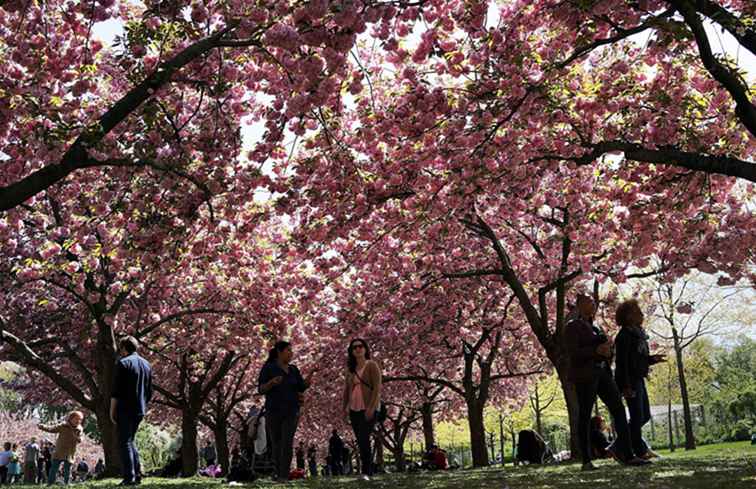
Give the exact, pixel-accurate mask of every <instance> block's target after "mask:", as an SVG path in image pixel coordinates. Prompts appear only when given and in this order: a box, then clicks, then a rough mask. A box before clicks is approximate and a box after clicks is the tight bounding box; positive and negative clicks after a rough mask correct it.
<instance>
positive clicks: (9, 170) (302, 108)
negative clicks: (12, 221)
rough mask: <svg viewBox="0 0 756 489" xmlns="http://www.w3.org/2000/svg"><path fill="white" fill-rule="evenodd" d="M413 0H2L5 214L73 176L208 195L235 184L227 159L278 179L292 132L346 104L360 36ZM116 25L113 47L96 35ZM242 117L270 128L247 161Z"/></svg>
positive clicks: (247, 176) (0, 200) (1, 192)
mask: <svg viewBox="0 0 756 489" xmlns="http://www.w3.org/2000/svg"><path fill="white" fill-rule="evenodd" d="M402 4H403V2H402V1H397V2H393V1H389V2H381V1H370V0H368V1H359V2H351V1H350V2H342V1H339V2H327V1H323V0H320V1H314V2H307V3H304V4H302V3H301V2H290V1H275V2H274V1H271V2H263V3H261V4H259V5H254V6H252V5H249V4H248V3H247V2H243V1H231V2H227V1H209V2H196V1H177V2H169V3H166V2H162V1H157V0H155V1H153V0H150V1H147V2H143V3H142V2H131V1H128V0H124V1H118V2H116V1H114V0H102V1H96V2H94V3H93V4H69V3H67V2H65V1H60V0H56V1H52V2H44V3H40V4H37V3H33V2H24V1H11V2H4V3H3V6H2V9H0V34H1V35H2V36H3V45H4V46H6V49H5V50H4V52H3V57H4V64H5V65H6V66H7V69H6V70H4V71H3V73H2V75H1V76H0V90H2V93H3V97H2V105H1V106H0V127H2V140H0V151H2V154H3V155H4V156H5V157H6V158H5V159H4V160H3V161H2V165H3V171H2V172H1V174H2V180H0V210H8V209H12V208H15V207H16V206H18V205H20V204H21V203H23V202H27V201H29V199H30V198H32V197H34V196H35V195H37V194H38V193H40V192H42V191H44V190H45V189H48V188H50V187H51V186H53V185H56V184H58V183H60V182H64V183H65V182H69V180H66V178H67V176H68V175H70V174H72V173H74V172H76V173H77V175H78V174H82V173H85V174H86V175H87V176H88V177H89V178H97V176H98V175H102V174H103V173H104V172H107V171H111V170H110V169H111V168H112V169H117V170H118V173H119V174H121V175H122V177H123V178H124V179H131V178H138V177H139V175H143V174H144V173H145V172H152V173H159V174H162V175H164V176H165V178H167V179H169V180H175V179H183V180H186V181H188V182H191V183H192V184H193V185H194V186H195V187H196V189H195V191H196V193H197V195H198V196H199V197H200V198H202V199H205V200H207V199H208V198H209V196H210V195H212V194H215V193H217V192H218V191H220V190H221V189H222V188H223V187H224V186H225V184H226V182H227V180H228V179H229V176H230V175H229V174H228V173H227V172H226V171H225V162H226V161H229V160H230V161H233V162H234V165H233V166H234V172H233V174H232V175H233V177H232V178H233V179H236V180H238V181H239V182H244V183H245V184H246V185H248V186H250V185H251V186H252V187H254V186H255V185H256V184H258V183H260V182H264V181H266V178H265V177H264V176H263V175H262V174H261V173H260V171H259V168H258V166H257V165H258V164H260V163H262V162H264V161H265V160H266V158H267V157H268V155H269V154H270V153H271V152H277V151H280V150H281V147H280V146H279V143H280V142H281V141H282V138H283V135H284V131H285V129H287V128H289V129H291V130H293V131H295V132H297V133H299V132H301V131H303V130H305V129H306V128H308V127H312V126H313V124H316V118H315V117H313V115H312V114H313V113H314V112H324V111H327V110H329V109H330V108H338V107H339V106H340V104H341V101H340V86H341V83H342V81H343V80H344V78H345V77H346V76H348V74H349V70H348V69H347V62H346V59H347V55H348V53H349V50H350V49H351V48H352V46H353V45H354V42H355V39H356V37H357V35H358V34H359V33H361V32H364V31H365V29H366V27H367V25H368V24H375V25H378V26H382V27H381V28H383V29H389V28H390V25H391V23H392V20H393V19H394V18H395V16H396V15H397V13H398V12H399V8H401V7H402ZM105 21H111V22H115V23H118V24H120V25H122V26H123V27H124V31H125V32H124V35H123V36H121V38H120V39H119V40H118V42H117V44H116V45H114V46H109V47H105V46H103V44H102V43H101V42H100V41H99V40H97V39H95V37H94V36H93V26H94V25H95V24H97V23H100V22H105ZM244 121H255V122H258V123H259V124H261V125H263V126H264V127H265V130H266V133H265V136H264V137H263V139H262V141H260V142H259V143H258V144H257V145H256V146H255V147H254V148H253V149H252V150H251V151H250V159H251V161H250V162H246V161H243V160H242V159H240V158H239V153H240V151H241V137H240V134H239V129H240V127H241V125H242V124H243V123H244ZM87 169H88V170H87ZM85 181H86V180H85ZM70 184H71V185H73V186H76V185H77V183H75V182H70ZM65 186H66V185H63V187H65ZM248 188H251V187H248Z"/></svg>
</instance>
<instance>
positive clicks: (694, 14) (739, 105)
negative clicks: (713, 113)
mask: <svg viewBox="0 0 756 489" xmlns="http://www.w3.org/2000/svg"><path fill="white" fill-rule="evenodd" d="M670 3H671V4H672V5H674V6H675V7H676V8H677V10H678V11H679V12H680V14H682V16H683V18H684V19H685V23H686V24H687V25H688V27H689V28H690V30H691V32H692V33H693V37H694V38H695V40H696V44H697V45H698V53H699V54H700V56H701V61H702V62H703V64H704V66H705V67H706V69H707V70H708V71H709V73H710V74H711V76H712V77H714V79H715V80H717V81H718V82H719V83H720V85H722V86H723V87H724V88H725V90H727V91H728V92H729V93H730V96H732V98H733V100H734V101H735V114H736V115H737V116H738V118H739V119H740V121H741V122H742V123H743V125H744V126H745V127H746V129H748V130H749V131H750V132H751V135H753V136H756V106H754V105H753V103H752V102H751V100H750V97H749V88H748V85H747V84H746V83H745V82H744V81H743V80H742V79H741V78H740V77H739V76H738V74H737V73H736V72H734V71H733V70H731V69H730V68H728V67H727V66H725V65H724V64H722V63H720V62H719V60H717V58H716V56H714V53H713V52H712V50H711V44H710V43H709V37H708V35H707V34H706V30H705V29H704V25H703V22H702V21H701V19H700V17H699V16H698V14H699V13H698V11H697V10H696V8H695V6H694V2H691V1H689V0H671V1H670Z"/></svg>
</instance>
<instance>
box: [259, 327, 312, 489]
mask: <svg viewBox="0 0 756 489" xmlns="http://www.w3.org/2000/svg"><path fill="white" fill-rule="evenodd" d="M293 355H294V353H293V350H292V348H291V344H290V343H289V342H288V341H279V342H277V343H276V344H275V346H274V347H273V348H272V349H271V350H270V353H269V355H268V361H267V362H265V364H264V365H263V367H262V369H261V370H260V375H259V376H258V379H257V388H258V392H260V393H261V394H265V412H266V418H265V426H266V429H267V430H268V434H269V439H270V442H271V446H272V452H273V462H274V465H275V467H276V480H277V481H278V482H286V481H288V480H289V469H290V468H291V459H292V457H293V455H294V435H295V433H296V432H297V425H298V423H299V411H300V404H301V402H302V399H303V393H304V391H305V390H306V389H307V388H308V387H309V386H310V377H311V375H312V374H310V377H308V378H307V379H305V378H303V377H302V374H301V373H299V369H298V368H297V367H296V366H295V365H293V364H292V363H291V359H292V358H293Z"/></svg>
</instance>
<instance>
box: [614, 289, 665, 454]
mask: <svg viewBox="0 0 756 489" xmlns="http://www.w3.org/2000/svg"><path fill="white" fill-rule="evenodd" d="M615 317H616V320H617V324H618V325H619V326H620V328H621V329H620V331H619V333H617V336H616V337H615V340H614V345H615V348H616V350H615V351H616V359H615V362H616V365H615V369H614V379H615V382H616V383H617V387H618V388H619V390H620V391H621V392H622V395H623V396H624V398H625V402H626V403H627V409H628V411H629V412H630V439H631V441H632V444H633V452H635V454H636V455H637V456H639V457H641V458H652V457H654V456H656V454H654V453H653V452H652V451H651V449H650V448H649V447H648V445H647V444H646V442H645V441H644V440H643V436H642V429H643V425H645V424H646V423H647V422H648V421H649V420H650V419H651V406H650V404H649V401H648V392H647V391H646V377H648V373H649V369H650V367H651V366H652V365H654V364H656V363H659V362H663V361H664V360H665V357H664V355H651V354H650V352H649V348H648V335H647V334H646V332H645V331H644V329H643V311H641V309H640V306H639V305H638V302H637V301H636V300H628V301H625V302H623V303H622V304H620V305H619V306H618V307H617V312H616V315H615Z"/></svg>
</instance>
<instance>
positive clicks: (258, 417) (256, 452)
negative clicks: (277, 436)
mask: <svg viewBox="0 0 756 489" xmlns="http://www.w3.org/2000/svg"><path fill="white" fill-rule="evenodd" d="M244 426H246V428H245V429H244V430H243V432H242V450H241V452H242V453H241V455H240V456H239V458H238V460H236V461H232V464H231V470H230V471H229V474H228V481H229V482H251V481H254V480H257V479H258V478H259V477H260V476H261V475H266V474H272V473H273V472H274V466H273V459H272V453H271V450H270V443H268V435H267V430H266V429H265V410H260V409H257V408H252V409H250V412H249V414H248V415H247V419H246V420H245V421H244Z"/></svg>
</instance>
